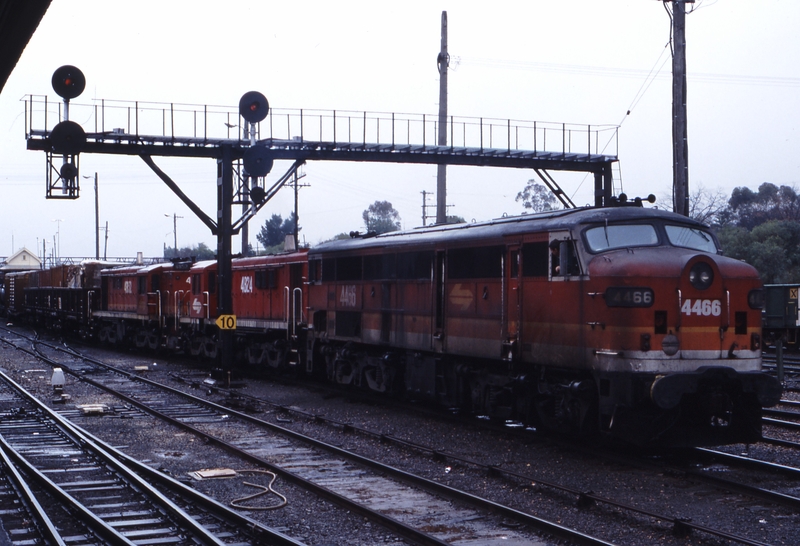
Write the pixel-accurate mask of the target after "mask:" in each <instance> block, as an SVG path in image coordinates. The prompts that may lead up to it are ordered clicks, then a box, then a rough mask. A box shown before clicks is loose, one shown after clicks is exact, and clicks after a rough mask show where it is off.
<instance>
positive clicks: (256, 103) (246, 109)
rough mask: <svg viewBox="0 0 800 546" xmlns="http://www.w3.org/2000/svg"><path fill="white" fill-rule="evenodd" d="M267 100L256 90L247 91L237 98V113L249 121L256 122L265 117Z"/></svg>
mask: <svg viewBox="0 0 800 546" xmlns="http://www.w3.org/2000/svg"><path fill="white" fill-rule="evenodd" d="M268 113H269V102H267V97H265V96H264V95H262V94H261V93H259V92H258V91H248V92H247V93H245V94H244V95H242V98H241V99H239V115H240V116H242V117H243V118H244V119H245V121H247V122H249V123H258V122H259V121H262V120H263V119H264V118H266V117H267V114H268Z"/></svg>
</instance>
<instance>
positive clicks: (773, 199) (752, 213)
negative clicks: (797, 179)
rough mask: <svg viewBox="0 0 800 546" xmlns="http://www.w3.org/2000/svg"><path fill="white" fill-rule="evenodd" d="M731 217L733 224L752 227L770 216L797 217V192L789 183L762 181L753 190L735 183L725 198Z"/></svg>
mask: <svg viewBox="0 0 800 546" xmlns="http://www.w3.org/2000/svg"><path fill="white" fill-rule="evenodd" d="M728 205H729V206H730V211H731V220H732V221H733V222H735V223H736V224H738V225H740V226H742V227H744V228H747V229H753V228H755V227H756V226H759V225H761V224H763V223H765V222H769V221H770V220H790V221H794V222H798V221H800V196H798V195H797V189H796V188H794V187H790V186H780V187H778V186H776V185H775V184H771V183H770V182H764V183H763V184H761V185H760V186H759V187H758V192H754V191H753V190H751V189H750V188H747V187H743V186H742V187H737V188H734V190H733V191H732V192H731V198H730V199H729V200H728Z"/></svg>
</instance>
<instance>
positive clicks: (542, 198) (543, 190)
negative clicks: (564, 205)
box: [516, 180, 560, 212]
mask: <svg viewBox="0 0 800 546" xmlns="http://www.w3.org/2000/svg"><path fill="white" fill-rule="evenodd" d="M516 200H517V201H522V206H523V207H525V208H526V209H531V210H532V211H533V212H546V211H549V210H558V209H559V208H560V207H559V206H558V205H557V204H556V196H555V195H553V192H552V191H550V188H548V187H547V186H545V185H544V184H540V183H539V182H537V181H536V180H528V183H527V184H526V185H525V188H524V189H523V190H522V191H521V192H519V193H518V194H517V198H516Z"/></svg>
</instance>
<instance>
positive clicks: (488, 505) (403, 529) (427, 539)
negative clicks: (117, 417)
mask: <svg viewBox="0 0 800 546" xmlns="http://www.w3.org/2000/svg"><path fill="white" fill-rule="evenodd" d="M36 343H42V342H39V341H37V342H36ZM52 348H53V349H55V350H58V351H63V352H67V353H69V354H71V355H73V356H78V357H79V358H82V359H83V360H85V361H87V362H90V363H92V364H95V365H98V366H101V367H103V368H106V369H108V370H109V371H113V372H114V373H117V374H120V375H123V376H126V377H129V378H130V379H131V380H135V381H140V382H142V383H145V384H149V385H151V386H153V387H156V388H159V389H162V390H165V391H168V392H170V393H172V394H174V395H177V396H180V397H183V398H185V399H188V400H190V401H192V402H194V403H196V404H200V405H203V406H205V407H208V408H211V409H214V410H215V411H218V412H221V413H225V414H229V415H232V416H235V417H237V418H239V419H241V420H243V421H246V422H249V423H252V424H256V425H258V426H261V427H265V428H267V429H270V430H272V431H273V432H276V433H278V434H281V435H284V436H288V437H291V438H293V439H295V440H297V441H300V442H303V443H306V444H308V445H312V446H314V447H317V448H319V449H323V450H326V451H328V452H330V453H333V454H335V455H337V456H340V457H345V458H348V459H350V460H353V461H355V462H357V463H359V464H362V465H364V466H367V467H370V468H373V469H374V470H377V471H379V472H382V473H385V474H388V475H391V476H393V477H394V478H395V479H398V480H400V481H403V482H405V483H407V484H411V485H414V486H417V487H420V488H423V489H425V490H427V491H429V492H432V493H434V494H438V495H442V496H446V497H448V498H451V499H456V500H460V501H461V502H465V503H467V504H470V505H472V506H478V507H480V508H482V509H484V510H488V511H490V512H493V513H496V514H500V515H502V516H504V517H508V518H511V519H514V520H516V521H520V522H523V523H525V524H527V525H531V526H533V527H535V528H537V529H539V530H541V531H544V532H547V533H549V534H551V535H553V536H556V537H559V538H564V539H568V540H571V541H574V542H575V543H576V544H586V545H592V546H595V545H596V546H600V545H602V546H608V545H609V544H610V543H608V542H606V541H603V540H600V539H598V538H596V537H592V536H590V535H587V534H585V533H581V532H579V531H576V530H574V529H570V528H567V527H564V526H562V525H559V524H557V523H554V522H551V521H548V520H544V519H542V518H537V517H536V516H533V515H531V514H527V513H525V512H521V511H519V510H516V509H513V508H510V507H507V506H504V505H501V504H498V503H495V502H493V501H490V500H488V499H485V498H482V497H478V496H475V495H471V494H469V493H466V492H463V491H459V490H457V489H455V488H451V487H448V486H446V485H443V484H441V483H438V482H435V481H433V480H428V479H426V478H422V477H420V476H417V475H414V474H410V473H407V472H405V471H402V470H400V469H397V468H394V467H391V466H388V465H384V464H382V463H380V462H377V461H375V460H373V459H369V458H367V457H362V456H360V455H357V454H354V453H351V452H348V451H346V450H343V449H341V448H338V447H336V446H332V445H330V444H326V443H324V442H321V441H319V440H315V439H313V438H310V437H308V436H305V435H303V434H300V433H297V432H294V431H292V430H289V429H286V428H284V427H281V426H279V425H275V424H273V423H269V422H267V421H264V420H261V419H258V418H255V417H253V416H250V415H247V414H245V413H242V412H238V411H236V410H233V409H231V408H228V407H225V406H221V405H219V404H216V403H214V402H211V401H208V400H205V399H202V398H199V397H196V396H194V395H192V394H189V393H186V392H184V391H181V390H179V389H175V388H173V387H169V386H167V385H163V384H161V383H157V382H155V381H152V380H150V379H147V378H145V377H142V376H141V375H138V374H136V373H132V372H128V371H125V370H119V369H117V368H115V367H113V366H110V365H108V364H105V363H103V362H100V361H98V360H96V359H92V358H90V357H86V356H83V355H80V354H79V353H77V352H75V351H69V350H67V349H63V348H61V347H57V346H52ZM34 356H37V358H42V359H44V360H45V361H48V360H50V359H48V358H47V357H44V355H34ZM51 362H52V361H51ZM55 364H57V365H58V366H60V367H61V368H62V369H64V371H65V372H67V373H70V374H72V375H75V376H76V377H78V378H79V379H80V380H81V381H83V382H85V383H87V384H89V385H92V386H95V387H97V388H99V389H102V390H104V391H106V392H109V393H111V394H114V395H115V396H118V397H119V398H121V399H122V400H125V401H126V402H127V403H129V404H131V405H133V406H136V407H138V408H140V409H142V410H143V411H146V412H147V413H149V414H151V415H154V416H156V417H158V418H159V419H162V420H164V421H166V422H169V423H170V424H173V425H174V426H177V427H179V428H182V429H184V430H186V431H189V432H191V433H193V434H195V435H198V436H200V437H202V438H204V440H206V441H207V442H209V443H212V444H215V445H218V446H220V447H222V448H224V449H226V450H228V451H230V452H232V453H235V454H237V455H238V456H240V457H243V458H245V459H247V460H249V461H251V462H253V463H255V464H258V465H261V466H264V467H267V468H269V469H270V470H273V471H274V472H276V473H279V474H281V475H282V476H283V477H284V478H285V479H287V480H289V481H292V482H294V483H296V484H299V485H301V486H303V487H304V488H307V489H309V490H312V491H314V492H316V493H317V494H319V495H321V496H324V497H326V498H328V499H329V500H331V501H334V502H337V503H339V504H340V506H344V507H346V508H347V509H349V510H352V511H354V512H356V513H359V514H362V515H364V516H366V517H370V518H372V519H375V520H376V521H378V522H379V523H381V524H382V525H384V526H386V527H387V528H389V529H391V530H393V531H394V532H396V533H398V534H400V535H402V536H405V537H406V538H408V539H410V540H413V541H414V542H417V543H418V544H431V545H437V546H441V545H444V544H446V543H445V542H442V541H441V540H439V539H437V538H436V537H434V536H432V535H429V534H428V533H424V532H422V531H419V530H417V529H414V528H412V527H409V526H407V525H405V524H404V523H402V522H400V521H399V520H396V519H395V518H392V517H390V516H387V515H385V514H382V513H380V512H375V511H373V510H371V509H369V508H367V507H366V506H363V505H362V504H359V503H357V502H355V501H353V500H351V499H348V498H347V497H344V496H342V495H340V494H338V493H336V492H334V491H332V490H330V489H328V488H326V487H324V486H321V485H319V484H316V483H314V482H313V481H310V480H307V479H305V478H303V477H302V476H299V475H298V474H296V473H294V472H291V471H288V470H286V469H284V468H281V467H279V466H276V465H274V464H273V463H270V462H269V461H267V460H266V459H263V458H261V457H259V456H257V455H253V454H252V453H249V452H247V451H245V450H242V449H240V448H238V447H237V446H235V445H233V444H231V443H230V442H227V441H225V440H222V439H220V438H216V437H213V436H211V435H209V434H207V433H206V432H204V431H202V430H200V429H198V428H196V427H194V426H192V425H190V424H187V423H185V422H182V421H180V420H179V419H176V418H174V417H171V416H169V415H166V414H164V413H163V412H160V411H158V410H156V409H154V408H151V407H149V406H147V405H146V404H145V403H143V402H142V401H141V400H137V399H136V398H133V397H130V396H128V395H126V394H124V393H120V392H119V391H116V390H115V389H113V388H111V387H108V386H106V385H104V384H103V383H101V382H99V381H95V380H93V379H91V378H89V377H87V376H86V375H81V374H77V373H76V372H74V371H72V370H71V369H70V368H69V366H68V365H65V364H61V363H55Z"/></svg>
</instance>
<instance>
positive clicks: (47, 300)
mask: <svg viewBox="0 0 800 546" xmlns="http://www.w3.org/2000/svg"><path fill="white" fill-rule="evenodd" d="M86 267H89V266H88V265H87V266H86ZM39 277H41V275H38V277H37V278H36V279H34V278H33V276H32V275H31V274H30V273H28V274H12V275H8V276H7V278H6V294H7V299H8V300H9V311H10V312H11V313H12V314H17V315H27V316H29V317H31V318H33V319H36V320H39V321H40V322H47V323H49V324H58V325H59V326H61V327H74V328H75V329H77V330H79V331H80V332H82V333H84V334H85V335H91V336H96V337H98V338H99V339H100V340H102V341H105V342H112V343H114V342H116V343H123V342H124V343H130V344H133V345H138V346H140V347H152V348H169V349H174V350H181V351H183V352H185V353H188V354H193V355H203V356H206V357H211V358H214V357H216V356H217V352H218V346H219V344H218V339H217V338H218V336H217V334H218V330H217V327H216V326H215V324H214V320H215V319H216V318H217V306H216V302H217V299H216V290H217V288H216V284H217V279H216V263H215V262H202V263H195V264H192V263H184V264H181V263H176V264H159V265H155V266H149V267H136V266H126V267H124V268H112V269H98V268H96V267H93V268H92V269H91V274H82V275H79V278H80V279H87V280H90V281H91V282H90V284H81V285H80V286H77V285H76V286H75V290H78V291H80V293H79V294H78V295H77V296H75V297H74V298H72V299H69V300H68V299H67V298H66V297H65V296H64V294H63V293H62V292H63V291H64V290H65V289H66V288H64V287H58V288H56V287H48V286H45V285H43V284H41V283H39ZM98 277H99V279H100V280H99V281H98ZM9 283H11V286H9ZM232 284H233V287H234V290H233V292H234V293H233V312H234V314H235V315H236V316H237V329H236V341H237V347H238V351H237V355H238V358H239V359H240V360H241V361H242V362H244V363H247V364H249V365H253V366H263V367H265V368H288V369H292V370H295V371H296V372H298V373H306V374H317V375H320V376H324V377H326V378H327V379H328V380H330V381H333V382H336V383H339V384H346V385H352V386H355V387H359V388H365V389H370V390H372V391H376V392H382V393H390V394H393V395H403V396H407V397H413V398H419V399H427V400H430V401H435V402H437V403H441V404H444V405H447V406H449V407H458V408H462V409H464V410H468V411H472V412H475V413H477V414H483V415H490V416H493V417H498V418H505V419H514V420H518V421H523V422H530V423H539V424H541V425H543V426H546V427H549V428H554V429H558V430H565V431H576V432H592V433H600V434H604V435H608V436H614V437H619V438H624V439H626V440H629V441H633V442H636V443H640V444H651V443H658V444H667V445H713V444H722V443H732V442H751V441H755V440H757V439H759V438H760V436H761V408H762V407H764V406H771V405H774V404H776V403H777V401H778V399H779V397H780V393H781V386H780V384H779V383H778V381H777V380H776V379H775V378H773V377H771V376H769V375H766V374H764V373H762V372H761V343H762V340H761V309H762V307H763V305H764V292H763V288H762V284H761V281H760V280H759V278H758V275H757V273H756V271H755V269H753V268H752V267H750V266H749V265H747V264H745V263H743V262H740V261H737V260H733V259H730V258H726V257H724V256H722V255H721V253H720V250H719V247H718V244H717V241H716V238H715V237H714V235H713V234H712V233H711V232H710V231H709V230H708V228H707V227H705V226H703V225H702V224H700V223H698V222H695V221H693V220H690V219H687V218H685V217H683V216H679V215H676V214H672V213H669V212H665V211H660V210H657V209H645V208H641V207H610V208H581V209H570V210H562V211H555V212H548V213H541V214H531V215H523V216H519V217H508V218H502V219H498V220H494V221H490V222H482V223H472V224H451V225H440V226H431V227H427V228H420V229H415V230H411V231H405V232H392V233H387V234H383V235H379V236H374V235H370V234H367V235H364V236H356V237H354V238H352V239H350V240H343V241H334V242H330V243H326V244H322V245H319V246H317V247H315V248H312V249H310V250H308V251H300V252H291V253H286V254H281V255H274V256H260V257H255V258H241V259H235V260H233V279H232ZM15 286H16V287H17V289H16V291H15ZM20 288H22V292H24V294H25V296H24V301H20V299H19V294H20V290H19V289H20ZM56 292H58V293H56ZM65 302H67V303H65ZM71 306H72V307H74V306H78V307H82V309H81V310H79V311H75V310H74V309H73V310H68V308H69V307H71ZM226 365H229V363H226Z"/></svg>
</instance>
